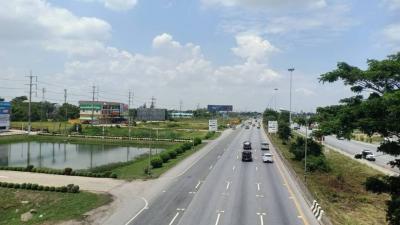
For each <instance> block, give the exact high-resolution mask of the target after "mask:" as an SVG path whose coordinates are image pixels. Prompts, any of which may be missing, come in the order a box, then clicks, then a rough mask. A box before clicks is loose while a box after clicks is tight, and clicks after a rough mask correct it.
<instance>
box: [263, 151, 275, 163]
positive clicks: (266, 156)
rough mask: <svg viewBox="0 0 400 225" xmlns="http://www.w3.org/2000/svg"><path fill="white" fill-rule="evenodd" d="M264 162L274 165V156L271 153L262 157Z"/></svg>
mask: <svg viewBox="0 0 400 225" xmlns="http://www.w3.org/2000/svg"><path fill="white" fill-rule="evenodd" d="M262 161H263V162H265V163H273V162H274V160H273V159H272V154H271V153H264V154H263V156H262Z"/></svg>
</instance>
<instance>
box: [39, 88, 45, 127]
mask: <svg viewBox="0 0 400 225" xmlns="http://www.w3.org/2000/svg"><path fill="white" fill-rule="evenodd" d="M44 93H46V88H42V113H41V116H40V119H41V120H42V121H43V115H44V110H45V107H44V103H45V98H44ZM42 130H43V128H42Z"/></svg>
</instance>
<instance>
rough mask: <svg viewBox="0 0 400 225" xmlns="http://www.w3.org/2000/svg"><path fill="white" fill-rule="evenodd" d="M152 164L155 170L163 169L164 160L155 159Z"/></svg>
mask: <svg viewBox="0 0 400 225" xmlns="http://www.w3.org/2000/svg"><path fill="white" fill-rule="evenodd" d="M150 164H151V166H152V167H153V168H160V167H162V164H163V160H162V159H161V158H160V157H157V158H154V159H152V160H151V161H150Z"/></svg>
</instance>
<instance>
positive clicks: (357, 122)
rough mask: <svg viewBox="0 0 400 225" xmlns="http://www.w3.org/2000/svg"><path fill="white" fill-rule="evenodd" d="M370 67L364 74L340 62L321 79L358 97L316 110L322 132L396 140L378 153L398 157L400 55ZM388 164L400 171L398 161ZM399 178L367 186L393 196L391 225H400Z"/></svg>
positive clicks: (390, 211) (390, 210) (382, 145)
mask: <svg viewBox="0 0 400 225" xmlns="http://www.w3.org/2000/svg"><path fill="white" fill-rule="evenodd" d="M367 64H368V68H367V69H366V70H361V69H359V68H357V67H354V66H351V65H349V64H347V63H344V62H340V63H338V65H337V69H335V70H333V71H331V72H328V73H325V74H322V75H321V76H320V81H321V82H324V83H325V82H329V83H332V82H336V81H338V80H342V81H343V82H344V84H345V85H346V86H350V89H351V90H352V91H353V92H354V93H355V94H356V95H355V96H353V97H350V98H346V99H342V100H341V101H340V103H341V104H340V105H335V106H328V107H324V108H318V109H317V113H318V120H319V122H320V129H321V132H323V133H324V134H336V135H337V136H339V137H346V138H350V137H351V134H352V133H353V131H354V130H355V129H359V130H361V131H362V132H364V133H366V134H367V135H369V136H371V135H372V134H374V133H379V134H381V135H382V136H384V137H392V136H395V137H397V139H387V140H386V141H384V142H383V143H382V144H381V145H380V146H379V147H378V151H380V152H383V153H386V154H389V155H393V156H399V155H400V90H399V88H400V52H399V53H397V54H396V55H390V56H388V57H387V59H384V60H381V61H379V60H368V61H367ZM389 163H390V164H391V165H392V166H393V167H398V168H400V160H399V159H397V160H393V161H391V162H389ZM397 178H398V177H392V178H391V179H389V178H387V179H381V180H380V181H381V182H375V183H374V185H371V184H370V183H368V182H370V181H371V180H369V181H368V180H367V185H366V188H367V189H368V190H371V191H375V192H378V193H379V192H380V191H377V190H384V192H387V193H390V194H391V196H392V197H391V200H389V201H388V204H387V205H388V210H387V219H388V222H389V223H390V224H392V225H394V224H400V210H399V206H400V197H399V193H400V191H399V190H400V182H398V181H399V179H397ZM371 187H375V188H371ZM384 187H390V189H389V188H384Z"/></svg>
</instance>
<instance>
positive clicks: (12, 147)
mask: <svg viewBox="0 0 400 225" xmlns="http://www.w3.org/2000/svg"><path fill="white" fill-rule="evenodd" d="M153 150H154V149H153ZM161 150H162V149H156V152H159V151H161ZM150 152H152V153H153V154H154V153H155V151H150ZM145 153H149V148H137V147H119V146H114V145H92V144H70V143H48V142H21V143H12V144H2V145H0V166H23V167H25V166H27V165H34V166H35V167H48V168H55V169H63V168H65V167H71V168H74V169H87V168H93V167H96V166H101V165H105V164H109V163H113V162H126V161H129V160H132V159H134V158H135V157H137V156H139V155H142V154H145Z"/></svg>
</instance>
